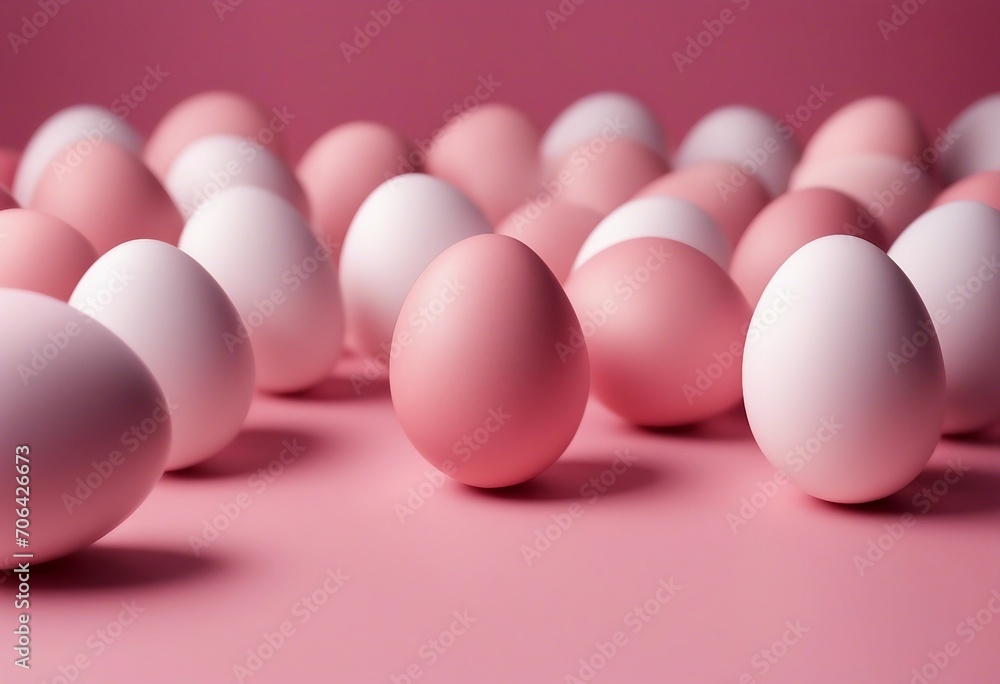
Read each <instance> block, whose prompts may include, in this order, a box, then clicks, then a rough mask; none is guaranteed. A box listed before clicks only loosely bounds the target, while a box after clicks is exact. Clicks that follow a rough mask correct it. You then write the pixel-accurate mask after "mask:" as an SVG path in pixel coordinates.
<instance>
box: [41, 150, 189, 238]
mask: <svg viewBox="0 0 1000 684" xmlns="http://www.w3.org/2000/svg"><path fill="white" fill-rule="evenodd" d="M30 208H31V209H35V210H37V211H43V212H46V213H49V214H52V215H53V216H56V217H58V218H60V219H62V220H63V221H65V222H66V223H68V224H70V225H71V226H73V227H74V228H76V229H77V230H79V231H80V232H81V233H83V235H84V237H86V238H87V239H88V240H90V242H91V244H93V245H94V248H95V249H96V250H97V253H98V254H104V253H105V252H107V251H108V250H109V249H111V248H112V247H114V246H115V245H120V244H121V243H123V242H128V241H129V240H135V239H138V238H153V239H156V240H162V241H164V242H169V243H171V244H176V243H177V238H178V236H179V235H180V232H181V228H182V227H183V225H184V222H183V219H182V218H181V215H180V213H179V212H178V211H177V208H176V207H175V206H174V203H173V202H172V201H171V199H170V195H168V194H167V191H166V190H164V189H163V186H162V185H160V182H159V181H158V180H157V179H156V177H155V176H153V174H152V173H151V172H150V171H149V169H147V168H146V167H145V165H143V163H142V161H141V160H140V159H138V158H137V157H136V156H135V155H133V154H132V153H131V152H129V151H128V150H126V149H124V148H121V147H119V146H118V145H116V144H115V143H113V142H110V141H105V142H103V143H101V144H100V145H96V146H94V148H93V150H92V151H91V153H90V154H88V155H87V156H85V157H82V158H81V159H80V162H79V164H78V165H77V166H76V167H74V168H69V167H63V166H61V165H58V164H53V165H50V166H49V167H48V168H46V170H45V173H44V174H42V176H41V178H40V179H39V181H38V185H37V187H36V188H35V193H34V198H33V199H32V201H31V205H30Z"/></svg>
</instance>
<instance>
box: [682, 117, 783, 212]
mask: <svg viewBox="0 0 1000 684" xmlns="http://www.w3.org/2000/svg"><path fill="white" fill-rule="evenodd" d="M798 160H799V148H798V145H797V144H796V143H795V140H794V139H792V137H791V129H790V128H788V127H787V126H785V127H782V125H781V123H780V122H778V121H777V120H776V119H775V118H774V117H773V116H771V115H770V114H767V113H766V112H762V111H760V110H759V109H754V108H753V107H744V106H729V107H720V108H719V109H716V110H714V111H711V112H709V113H708V114H706V115H705V116H704V117H702V118H701V119H700V120H699V121H698V123H696V124H695V125H694V127H693V128H692V129H691V130H690V131H688V134H687V135H686V136H684V139H683V140H682V141H681V144H680V146H679V147H678V148H677V152H676V154H675V155H674V159H673V162H674V166H676V167H677V168H679V169H684V168H687V167H689V166H693V165H695V164H699V163H701V162H706V161H722V162H728V163H730V164H731V165H733V166H735V167H736V169H738V170H739V171H741V172H742V173H743V174H744V175H746V176H752V177H754V178H756V179H757V180H759V181H760V183H761V185H763V186H764V187H765V188H766V189H767V191H768V192H769V193H770V194H771V196H772V197H777V196H778V195H780V194H781V193H783V192H784V191H785V190H786V189H787V188H788V178H789V176H790V175H791V173H792V169H793V168H794V167H795V164H796V163H797V162H798Z"/></svg>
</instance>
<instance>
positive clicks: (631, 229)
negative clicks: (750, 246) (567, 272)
mask: <svg viewBox="0 0 1000 684" xmlns="http://www.w3.org/2000/svg"><path fill="white" fill-rule="evenodd" d="M641 237H659V238H667V239H670V240H676V241H677V242H683V243H684V244H686V245H689V246H691V247H694V248H695V249H697V250H698V251H699V252H701V253H702V254H705V255H706V256H708V257H710V258H711V259H712V261H714V262H715V263H717V264H718V265H719V266H720V267H721V268H723V269H727V268H729V258H730V256H731V255H732V247H730V246H729V240H728V239H727V238H726V236H725V235H723V234H722V231H721V230H719V227H718V226H717V225H715V221H714V220H713V219H712V217H711V216H709V215H708V214H707V213H705V212H704V211H702V210H701V209H700V208H699V207H697V206H695V205H694V204H691V203H690V202H686V201H684V200H682V199H677V198H676V197H643V198H642V199H635V200H630V201H628V202H626V203H625V204H623V205H621V206H620V207H618V208H617V209H615V210H614V211H613V212H611V213H610V214H608V215H607V216H605V217H604V218H603V219H602V220H601V222H600V223H599V224H597V227H596V228H595V229H594V231H593V232H592V233H591V234H590V236H589V237H588V238H587V239H586V241H585V242H584V243H583V246H582V247H580V252H579V254H577V256H576V261H575V262H574V263H573V268H574V269H577V268H580V266H581V265H582V264H583V263H584V262H585V261H587V259H590V258H591V257H592V256H594V255H595V254H597V253H598V252H600V251H601V250H603V249H607V248H608V247H610V246H611V245H614V244H617V243H619V242H624V241H625V240H631V239H634V238H641Z"/></svg>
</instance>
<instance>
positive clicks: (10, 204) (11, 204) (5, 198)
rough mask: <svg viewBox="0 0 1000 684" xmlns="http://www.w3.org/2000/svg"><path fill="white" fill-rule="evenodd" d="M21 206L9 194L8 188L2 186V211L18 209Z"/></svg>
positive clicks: (0, 207) (0, 203) (0, 191)
mask: <svg viewBox="0 0 1000 684" xmlns="http://www.w3.org/2000/svg"><path fill="white" fill-rule="evenodd" d="M20 206H21V205H20V204H18V202H17V200H16V199H14V197H13V195H11V194H10V193H9V192H7V190H6V188H4V187H3V186H2V185H0V211H3V210H5V209H16V208H17V207H20Z"/></svg>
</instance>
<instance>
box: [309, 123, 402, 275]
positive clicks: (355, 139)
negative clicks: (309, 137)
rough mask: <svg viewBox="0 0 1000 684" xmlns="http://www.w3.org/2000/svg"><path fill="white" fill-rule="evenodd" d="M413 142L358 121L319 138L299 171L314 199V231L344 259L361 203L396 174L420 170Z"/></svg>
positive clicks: (386, 129) (373, 124)
mask: <svg viewBox="0 0 1000 684" xmlns="http://www.w3.org/2000/svg"><path fill="white" fill-rule="evenodd" d="M412 152H413V150H412V147H411V145H410V143H408V142H407V141H406V140H405V139H404V138H403V137H402V136H401V135H399V134H398V133H396V132H395V131H394V130H392V129H391V128H387V127H386V126H383V125H381V124H377V123H371V122H369V121H353V122H351V123H346V124H343V125H340V126H337V127H336V128H333V129H331V130H329V131H327V132H326V133H324V134H323V135H322V136H320V137H319V138H317V139H316V140H315V141H314V142H313V143H312V145H310V146H309V149H307V150H306V152H305V154H304V155H303V156H302V159H301V160H300V161H299V164H298V166H297V167H296V169H295V174H296V175H297V176H298V179H299V182H300V183H301V184H302V187H303V189H304V190H305V193H306V196H307V197H308V198H309V206H310V209H311V211H312V221H311V224H312V229H313V231H314V232H315V233H316V235H317V237H319V238H320V240H321V241H322V242H324V243H325V244H328V245H329V246H330V248H331V249H332V250H333V254H334V261H335V262H337V261H339V260H340V247H341V245H342V244H343V242H344V236H345V235H346V234H347V229H348V227H350V225H351V220H352V219H353V218H354V214H356V213H357V211H358V208H359V207H360V206H361V203H362V202H364V201H365V198H366V197H368V195H370V194H371V193H372V191H373V190H375V188H377V187H378V186H379V185H381V184H382V183H384V182H385V181H387V180H389V179H390V178H392V177H394V176H398V175H399V174H402V173H408V172H409V171H412V170H416V168H417V164H415V163H414V162H419V161H420V159H419V158H418V157H411V153H412Z"/></svg>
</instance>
